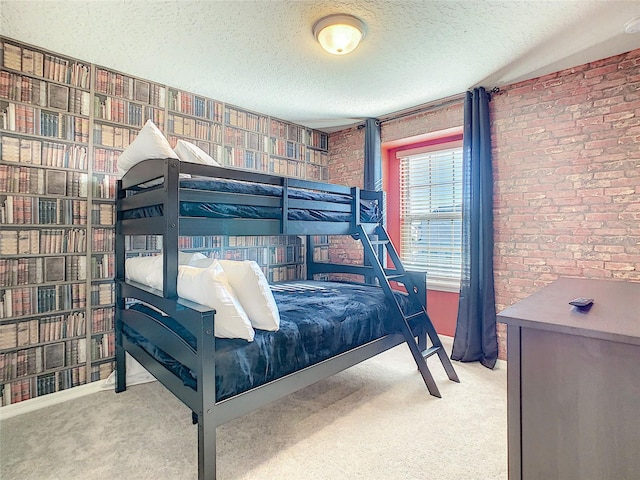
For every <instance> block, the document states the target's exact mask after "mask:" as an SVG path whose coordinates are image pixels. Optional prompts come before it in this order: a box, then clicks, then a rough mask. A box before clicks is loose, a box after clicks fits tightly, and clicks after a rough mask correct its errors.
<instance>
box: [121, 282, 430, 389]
mask: <svg viewBox="0 0 640 480" xmlns="http://www.w3.org/2000/svg"><path fill="white" fill-rule="evenodd" d="M271 288H272V291H273V295H274V298H275V301H276V304H277V305H278V310H279V312H280V329H279V330H278V331H276V332H268V331H264V330H256V331H255V332H256V335H255V338H254V341H253V342H247V341H246V340H240V339H228V338H215V367H216V369H215V375H216V399H217V401H220V400H224V399H225V398H229V397H232V396H234V395H237V394H239V393H242V392H244V391H247V390H250V389H251V388H254V387H257V386H260V385H263V384H265V383H267V382H269V381H272V380H275V379H277V378H280V377H283V376H285V375H287V374H289V373H293V372H295V371H298V370H300V369H302V368H304V367H307V366H310V365H313V364H316V363H318V362H321V361H322V360H325V359H327V358H330V357H332V356H335V355H338V354H340V353H343V352H346V351H348V350H350V349H352V348H355V347H357V346H360V345H364V344H365V343H367V342H370V341H372V340H375V339H377V338H380V337H382V336H384V335H386V334H389V333H399V332H400V328H399V324H398V322H399V320H400V318H399V314H398V312H397V310H396V308H395V306H392V305H391V303H390V301H389V300H388V299H387V298H386V296H385V294H384V291H383V290H382V289H381V288H380V287H375V286H371V285H364V284H352V283H342V282H324V281H311V280H307V281H296V282H284V283H279V284H275V285H272V287H271ZM396 295H397V298H398V300H399V302H400V304H401V305H402V306H403V309H404V311H405V312H414V311H418V310H417V307H415V308H413V309H412V308H411V307H410V306H409V305H408V303H409V298H408V296H407V295H405V294H402V293H400V292H397V293H396ZM130 308H131V309H134V310H138V311H140V312H142V313H144V314H146V315H149V316H152V317H153V318H155V319H156V320H158V321H160V322H162V323H164V324H165V325H167V326H168V327H169V328H170V329H171V330H173V331H174V332H176V333H177V334H178V335H179V336H180V337H182V338H183V339H184V340H186V341H187V342H188V343H189V344H191V346H192V347H193V348H196V340H195V338H194V337H193V335H192V334H191V333H190V332H189V331H187V330H186V329H185V328H184V327H182V326H181V325H180V324H179V323H178V322H177V321H176V320H174V319H172V318H171V317H163V316H162V315H160V314H159V313H157V312H156V311H154V310H152V309H150V308H149V307H146V306H145V305H143V304H135V305H133V306H131V307H130ZM421 318H424V317H421ZM411 328H412V330H413V333H414V334H415V335H421V334H424V333H425V331H426V327H425V324H424V322H419V321H417V320H415V319H414V320H412V323H411ZM123 333H124V335H125V336H126V337H127V338H128V339H129V340H130V341H131V342H133V343H135V344H137V345H139V346H141V347H142V348H144V349H145V350H146V351H147V352H148V353H150V354H151V355H152V356H153V357H155V358H156V360H158V361H160V363H162V364H163V365H164V366H165V367H167V368H168V369H169V370H171V371H172V372H173V373H174V374H175V375H177V376H178V377H180V378H181V379H182V381H183V382H184V384H185V385H188V386H190V387H192V388H196V375H195V373H194V372H192V371H190V370H189V369H187V368H186V367H185V366H183V365H182V364H180V363H179V362H177V361H176V360H174V359H173V358H172V357H170V356H169V355H168V354H166V353H165V352H163V351H162V350H160V349H159V348H157V347H156V346H154V345H153V344H152V343H151V342H149V341H148V340H147V339H146V338H144V337H143V336H142V335H140V334H138V333H137V332H136V331H135V330H133V329H131V328H130V327H128V326H127V325H124V326H123Z"/></svg>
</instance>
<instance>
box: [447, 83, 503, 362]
mask: <svg viewBox="0 0 640 480" xmlns="http://www.w3.org/2000/svg"><path fill="white" fill-rule="evenodd" d="M489 101H490V97H489V93H488V92H486V91H485V89H484V88H482V87H481V88H475V89H474V90H473V91H472V92H467V95H466V98H465V103H464V132H463V140H462V145H463V147H462V148H463V176H462V180H463V190H462V195H463V201H462V279H461V284H460V300H459V305H458V320H457V325H456V333H455V337H454V340H453V351H452V354H451V358H452V359H453V360H460V361H462V362H475V361H479V362H480V363H481V364H482V365H484V366H485V367H488V368H493V367H494V366H495V364H496V359H497V358H498V341H497V336H496V302H495V293H494V285H493V174H492V168H491V128H490V121H489Z"/></svg>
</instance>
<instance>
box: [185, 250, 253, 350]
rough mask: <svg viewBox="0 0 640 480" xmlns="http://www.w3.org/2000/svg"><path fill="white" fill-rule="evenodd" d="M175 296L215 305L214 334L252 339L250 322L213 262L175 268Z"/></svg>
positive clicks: (225, 279)
mask: <svg viewBox="0 0 640 480" xmlns="http://www.w3.org/2000/svg"><path fill="white" fill-rule="evenodd" d="M178 296H179V297H181V298H184V299H187V300H191V301H194V302H197V303H200V304H201V305H206V306H208V307H211V308H215V310H216V314H215V317H214V334H215V336H216V337H220V338H243V339H245V340H247V341H249V342H251V341H253V337H254V335H255V331H254V330H253V328H252V327H251V322H250V321H249V318H248V317H247V314H246V312H245V311H244V310H243V308H242V306H241V305H240V302H239V301H238V298H237V297H236V295H235V293H234V291H233V288H232V287H231V285H229V283H228V281H227V278H226V276H225V273H224V270H223V269H222V267H221V266H220V264H219V263H218V262H217V261H214V262H213V263H212V264H211V266H209V267H208V268H198V267H192V266H189V265H183V266H180V267H178Z"/></svg>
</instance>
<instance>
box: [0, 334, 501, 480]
mask: <svg viewBox="0 0 640 480" xmlns="http://www.w3.org/2000/svg"><path fill="white" fill-rule="evenodd" d="M429 365H430V368H431V370H432V372H433V374H434V377H435V378H436V382H437V383H438V386H439V388H440V391H441V393H442V396H443V398H441V399H437V398H434V397H431V396H429V395H428V393H427V390H426V387H425V386H424V383H422V380H421V378H420V376H419V374H418V372H417V369H416V367H415V364H414V363H413V360H412V358H411V355H410V353H409V350H408V348H407V347H406V345H400V346H399V347H396V348H394V349H393V350H390V351H388V352H386V353H384V354H382V355H379V356H378V357H376V358H373V359H370V360H368V361H367V362H364V363H362V364H360V365H357V366H355V367H352V368H350V369H348V370H346V371H344V372H342V373H339V374H337V375H335V376H333V377H331V378H329V379H326V380H324V381H321V382H319V383H316V384H315V385H312V386H311V387H308V388H306V389H304V390H302V391H300V392H297V393H295V394H293V395H290V396H289V397H287V398H285V399H284V400H282V401H280V402H277V403H274V404H271V405H268V406H266V407H263V408H261V409H260V410H257V411H255V412H252V413H249V414H247V415H245V416H243V417H241V418H238V419H235V420H233V421H231V422H229V423H227V424H225V425H223V426H221V427H219V428H218V434H217V439H218V456H217V458H218V479H219V480H231V479H234V480H240V479H246V480H249V479H251V480H263V479H264V480H267V479H278V480H279V479H293V480H306V479H312V480H340V479H367V480H375V479H381V480H382V479H385V480H391V479H398V480H404V479H406V480H409V479H416V480H417V479H429V480H458V479H459V480H462V479H470V480H500V479H506V478H507V442H506V440H507V429H506V427H507V415H506V397H507V396H506V365H505V364H504V363H499V364H498V366H497V367H496V369H495V370H493V371H491V370H488V369H486V368H485V367H482V366H481V365H479V364H475V363H474V364H463V363H458V362H454V367H455V368H456V371H457V372H458V375H459V377H460V379H461V383H460V384H457V383H453V382H450V381H449V380H448V379H447V378H446V375H445V373H444V371H443V369H442V367H441V366H440V364H439V362H438V360H437V357H432V358H431V359H429ZM0 428H1V430H0V437H1V442H0V467H1V470H0V477H1V478H3V479H12V480H31V479H33V480H36V479H37V480H45V479H59V480H73V479H82V480H86V479H91V480H102V479H105V480H106V479H109V480H112V479H127V480H129V479H131V480H134V479H154V480H164V479H167V480H168V479H171V480H180V479H185V480H188V479H197V433H196V426H194V425H192V424H191V413H190V411H189V410H188V409H187V408H186V407H185V406H184V405H182V404H181V403H180V402H179V401H178V400H177V399H175V398H174V397H173V396H172V395H171V394H170V393H169V392H168V390H165V389H164V388H163V387H162V386H161V385H160V384H159V383H158V382H152V383H147V384H143V385H137V386H133V387H130V388H129V389H128V390H127V391H126V392H124V393H121V394H118V395H116V394H115V393H113V392H112V391H104V392H100V393H94V394H91V395H87V396H85V397H82V398H79V399H74V400H71V401H68V402H66V403H63V404H60V405H54V406H51V407H47V408H44V409H41V410H37V411H34V412H30V413H26V414H22V415H18V416H16V417H13V418H7V419H5V420H3V421H2V422H1V424H0Z"/></svg>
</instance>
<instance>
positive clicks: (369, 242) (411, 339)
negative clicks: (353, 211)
mask: <svg viewBox="0 0 640 480" xmlns="http://www.w3.org/2000/svg"><path fill="white" fill-rule="evenodd" d="M357 232H358V237H359V238H360V240H361V241H362V245H363V246H364V251H365V258H366V259H367V260H368V261H369V263H370V264H371V267H372V268H373V271H374V273H375V275H376V277H377V279H378V282H379V284H380V286H381V287H382V289H383V290H384V292H385V294H386V296H387V298H390V299H393V302H394V303H395V305H396V308H397V309H398V311H399V312H400V314H401V316H402V319H403V321H402V322H401V323H402V325H401V328H402V334H403V335H404V337H405V339H406V341H407V344H408V345H409V349H410V350H411V354H412V355H413V358H414V360H415V362H416V364H417V366H418V370H419V371H420V374H421V375H422V378H423V380H424V382H425V384H426V386H427V389H428V390H429V393H430V394H431V395H433V396H435V397H440V396H441V395H440V391H439V390H438V387H437V386H436V383H435V381H434V379H433V376H432V375H431V372H430V371H429V367H428V366H427V362H426V359H427V358H429V357H430V356H432V355H434V354H437V355H438V357H439V359H440V363H442V366H443V367H444V370H445V372H446V373H447V376H448V377H449V380H452V381H454V382H459V381H460V380H459V379H458V375H457V374H456V372H455V370H454V368H453V365H452V364H451V360H450V359H449V356H448V355H447V352H446V351H445V349H444V347H443V346H442V342H441V341H440V338H439V337H438V334H437V332H436V329H435V327H434V326H433V324H432V323H431V319H430V318H429V315H428V314H427V312H426V310H425V307H424V303H423V301H421V300H420V298H419V295H418V288H417V287H416V285H415V283H414V281H413V279H412V278H411V275H409V274H408V273H407V271H406V270H405V269H404V266H403V265H402V262H401V261H400V257H399V256H398V252H396V249H395V248H394V246H393V244H392V243H391V240H390V239H389V235H388V234H387V232H386V230H385V229H384V227H382V226H381V225H378V226H377V227H375V229H374V230H373V232H372V233H371V234H367V232H366V230H365V229H364V227H363V226H362V225H358V226H357ZM385 253H386V254H387V255H388V257H389V259H390V260H391V263H392V264H393V268H385V267H383V266H382V261H384V260H381V259H384V255H385ZM390 281H396V282H399V283H402V284H403V285H404V286H405V288H406V290H407V293H408V294H409V297H411V300H412V302H411V303H412V304H414V305H416V306H417V305H420V310H419V311H418V312H417V313H413V314H410V315H407V314H406V313H405V312H404V311H403V309H402V307H401V306H400V304H399V303H398V300H397V299H396V297H395V295H394V294H393V290H392V288H391V284H390V283H389V282H390ZM420 316H425V317H426V320H427V322H426V325H427V336H428V338H429V340H430V341H431V347H428V348H427V345H422V342H417V341H416V336H415V335H414V334H413V332H412V331H411V327H410V325H409V321H410V320H412V319H413V318H417V317H420Z"/></svg>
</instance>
